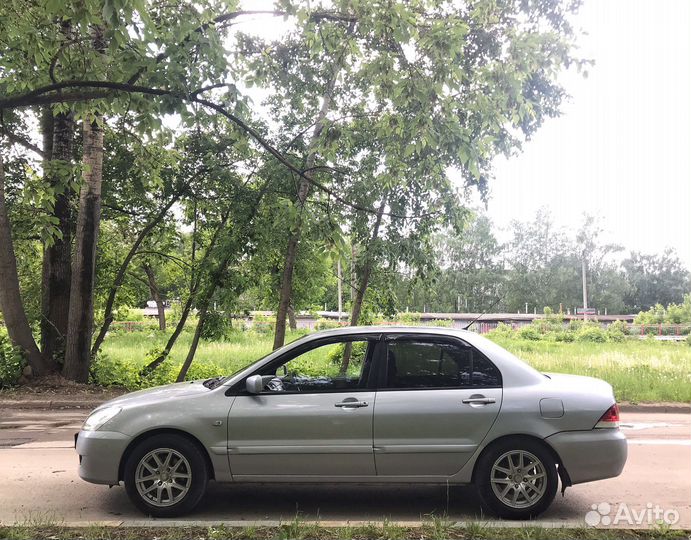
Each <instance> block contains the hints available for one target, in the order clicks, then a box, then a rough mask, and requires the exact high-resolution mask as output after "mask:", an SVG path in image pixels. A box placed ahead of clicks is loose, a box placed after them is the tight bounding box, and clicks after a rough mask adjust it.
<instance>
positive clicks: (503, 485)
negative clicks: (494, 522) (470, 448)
mask: <svg viewBox="0 0 691 540" xmlns="http://www.w3.org/2000/svg"><path fill="white" fill-rule="evenodd" d="M521 457H522V459H523V464H522V466H521ZM509 460H511V465H512V466H511V465H509ZM519 471H520V472H519ZM519 475H520V476H519ZM475 484H476V486H477V489H478V492H479V494H480V498H481V499H482V503H483V505H484V506H485V508H486V509H487V510H489V511H490V512H492V513H494V514H496V515H497V516H499V517H501V518H505V519H533V518H535V517H537V516H539V515H540V514H541V513H542V512H544V511H545V510H546V509H547V507H548V506H549V505H550V504H551V503H552V501H553V500H554V496H555V495H556V493H557V486H558V475H557V466H556V463H555V461H554V458H553V457H552V454H551V453H550V452H549V450H548V449H546V448H545V447H544V446H543V445H542V444H540V443H539V442H536V441H533V440H530V439H522V438H521V439H513V440H512V439H506V440H504V441H500V442H498V443H496V444H494V445H492V446H490V447H489V448H488V449H487V451H485V452H484V453H483V454H482V456H480V459H479V460H478V468H477V473H476V477H475Z"/></svg>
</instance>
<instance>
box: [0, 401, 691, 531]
mask: <svg viewBox="0 0 691 540" xmlns="http://www.w3.org/2000/svg"><path fill="white" fill-rule="evenodd" d="M84 416H85V413H84V412H80V411H55V410H47V411H46V410H16V409H14V410H12V409H5V410H0V480H1V481H0V523H2V524H10V523H45V522H65V523H70V524H85V523H91V522H109V523H113V524H116V523H120V522H126V523H134V522H141V520H143V519H144V516H142V515H141V514H139V513H138V512H137V511H136V510H134V508H133V507H132V506H131V505H130V503H129V501H128V500H127V497H126V495H125V490H124V489H123V488H122V487H114V488H112V489H109V488H108V487H107V486H96V485H92V484H87V483H86V482H83V481H82V480H80V479H79V477H78V475H77V456H76V454H75V452H74V450H73V448H72V444H73V434H74V433H75V431H77V430H78V429H79V427H80V425H81V422H82V421H83V419H84ZM622 422H623V424H624V426H623V429H624V430H625V432H626V435H627V437H628V438H629V459H628V462H627V465H626V468H625V469H624V472H623V474H622V475H621V476H620V477H618V478H614V479H610V480H603V481H599V482H593V483H590V484H583V485H578V486H574V487H572V488H569V489H567V490H566V496H565V497H562V496H561V495H559V494H558V495H557V498H556V499H555V501H554V503H553V505H552V506H551V508H550V509H549V510H548V511H547V512H546V513H545V514H544V515H543V516H542V517H541V519H540V521H541V522H543V523H545V524H550V525H553V524H555V523H556V524H569V525H579V526H582V525H584V523H585V521H584V519H585V516H586V514H587V513H588V512H589V511H592V510H593V506H592V505H599V504H600V503H607V504H609V507H607V506H604V505H601V506H600V507H599V509H600V510H601V512H600V513H599V515H598V514H597V512H596V513H595V514H592V513H591V514H590V518H593V516H594V517H595V518H599V521H600V524H603V523H605V524H606V523H607V522H608V520H607V519H606V518H610V519H614V518H615V517H616V516H617V514H618V515H619V520H618V523H617V524H618V525H619V526H624V527H626V526H632V525H636V523H628V521H631V520H634V521H636V520H637V519H638V518H641V520H642V522H641V523H640V525H642V526H646V525H650V523H648V521H649V519H648V518H649V516H650V517H652V522H653V523H652V524H654V522H655V518H654V511H655V508H656V507H659V508H660V510H661V511H665V510H667V511H668V512H670V511H672V512H677V513H678V516H679V520H678V522H677V523H676V525H675V526H677V527H684V528H691V415H689V414H681V413H624V414H623V415H622ZM624 505H625V506H624ZM296 514H297V515H300V516H301V518H303V519H318V520H319V521H320V522H323V523H327V522H332V521H350V522H360V521H381V520H383V519H391V520H396V521H406V522H417V521H420V520H421V519H424V518H425V517H428V516H431V515H436V516H441V515H446V516H448V518H449V519H451V520H454V521H466V520H471V519H477V518H480V519H483V520H486V519H488V518H486V517H483V516H482V514H481V510H480V506H479V504H478V502H477V497H476V495H475V492H474V490H473V489H472V487H451V488H448V489H447V488H446V487H444V486H442V487H437V486H417V487H408V486H389V487H381V486H376V487H372V486H361V485H353V486H319V485H303V486H276V485H273V486H270V485H256V486H248V485H244V486H242V485H238V486H233V485H221V484H215V483H212V484H211V485H210V489H209V492H208V494H207V496H206V498H205V500H204V501H203V502H202V505H201V509H200V510H199V511H197V512H195V513H194V514H193V515H191V516H189V517H188V518H187V519H188V520H193V521H207V522H219V521H224V522H257V521H262V522H277V521H283V522H285V521H288V520H292V519H294V518H295V516H296ZM668 515H669V516H670V517H673V516H674V514H668ZM151 521H152V520H149V522H151Z"/></svg>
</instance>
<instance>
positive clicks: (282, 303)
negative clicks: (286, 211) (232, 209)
mask: <svg viewBox="0 0 691 540" xmlns="http://www.w3.org/2000/svg"><path fill="white" fill-rule="evenodd" d="M339 71H340V66H339V67H338V69H336V71H335V72H334V74H333V75H332V77H331V79H330V80H329V81H328V83H327V85H326V89H325V91H324V101H323V102H322V106H321V108H320V109H319V114H318V115H317V121H316V122H315V124H314V131H313V132H312V136H311V137H310V141H309V144H308V145H307V157H306V159H305V176H307V178H303V177H300V182H299V184H298V190H297V204H298V222H297V223H296V225H295V229H294V230H293V231H292V232H291V233H290V236H289V237H288V247H287V249H286V257H285V265H284V267H283V275H282V276H281V288H280V295H279V300H278V310H277V311H276V329H275V332H274V346H273V348H274V350H275V349H278V348H279V347H282V346H283V344H284V343H285V339H286V316H287V315H288V307H289V306H290V304H291V300H292V296H293V271H294V269H295V260H296V258H297V252H298V244H299V243H300V236H301V234H302V211H303V209H304V207H305V202H306V201H307V195H308V194H309V188H310V182H309V178H311V172H310V170H311V169H312V168H313V167H314V162H315V159H316V145H317V140H318V139H319V136H320V135H321V132H322V131H323V129H324V119H325V118H326V114H327V113H328V112H329V109H330V108H331V103H332V94H333V91H334V88H335V86H336V78H337V75H338V72H339Z"/></svg>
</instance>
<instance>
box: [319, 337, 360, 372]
mask: <svg viewBox="0 0 691 540" xmlns="http://www.w3.org/2000/svg"><path fill="white" fill-rule="evenodd" d="M344 351H345V344H344V343H340V344H339V345H338V346H336V347H334V348H333V349H331V350H330V351H329V354H328V355H327V359H328V361H329V362H330V363H332V364H338V365H339V366H340V365H341V361H342V360H343V352H344ZM366 352H367V343H366V342H364V341H356V342H354V343H353V345H352V349H351V353H350V362H351V363H354V364H359V363H361V362H362V361H363V360H364V359H365V353H366Z"/></svg>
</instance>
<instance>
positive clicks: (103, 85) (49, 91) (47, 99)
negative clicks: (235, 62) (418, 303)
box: [0, 81, 415, 220]
mask: <svg viewBox="0 0 691 540" xmlns="http://www.w3.org/2000/svg"><path fill="white" fill-rule="evenodd" d="M66 88H98V89H102V90H109V91H118V92H129V93H140V94H146V95H153V96H171V97H175V98H177V99H179V100H180V101H184V102H190V103H198V104H199V105H202V106H204V107H206V108H208V109H211V110H213V111H216V112H217V113H219V114H220V115H222V116H224V117H225V118H227V119H228V120H230V121H231V122H232V123H234V124H235V125H236V126H238V127H239V128H240V129H242V130H243V131H244V132H245V133H247V134H248V135H249V136H250V137H252V138H253V139H254V140H255V141H257V143H259V145H260V146H262V147H263V148H264V149H265V150H266V151H267V152H269V154H271V155H272V156H273V157H275V158H276V159H277V160H278V162H279V163H281V164H282V165H284V166H285V167H286V168H288V169H289V170H290V171H292V172H294V173H295V174H297V175H298V176H300V177H301V178H304V179H305V180H307V181H308V182H309V183H310V184H312V185H313V186H314V187H315V188H317V189H319V190H320V191H323V192H324V193H326V194H327V195H329V196H331V197H333V198H334V200H336V201H338V202H340V203H341V204H343V205H345V206H348V207H350V208H353V209H355V210H359V211H361V212H366V213H368V214H375V215H376V214H378V213H379V212H378V211H377V210H374V209H373V208H367V207H365V206H362V205H359V204H357V203H352V202H349V201H347V200H345V199H344V198H343V197H341V196H340V195H338V194H337V193H336V192H335V191H334V190H333V189H331V188H328V187H326V186H325V185H324V184H322V183H321V182H319V181H317V180H315V179H314V178H313V177H312V176H311V175H307V174H306V173H305V171H303V170H301V169H300V168H298V167H296V166H295V165H293V164H292V163H291V162H290V160H289V159H288V158H287V157H286V156H284V155H283V154H282V153H281V152H280V151H279V150H277V149H276V148H275V147H274V146H273V145H271V143H269V142H268V141H267V140H266V139H265V138H264V137H263V136H262V135H260V134H259V132H258V131H256V130H255V129H254V128H252V127H251V126H249V125H248V124H247V123H245V121H244V120H241V119H240V118H239V117H238V116H236V115H234V114H233V113H231V112H229V111H228V110H227V109H226V108H225V107H223V106H221V105H218V104H217V103H214V102H212V101H209V100H208V99H204V98H201V97H198V96H192V95H185V94H182V93H180V92H175V91H173V90H166V89H165V88H149V87H147V86H141V85H136V84H129V83H118V82H110V81H64V82H60V83H56V84H50V85H46V86H42V87H40V88H36V89H35V90H32V91H31V92H27V93H26V94H21V95H18V96H9V97H7V98H5V99H0V110H3V109H13V108H17V107H26V106H30V105H36V104H38V103H60V102H64V101H65V100H66V98H70V99H69V100H74V101H86V100H89V99H93V97H94V92H93V91H92V92H82V93H73V94H63V93H53V92H57V91H58V90H63V89H66ZM96 94H98V95H97V97H105V96H107V95H108V93H105V94H104V93H102V92H101V93H96ZM384 215H387V216H391V217H395V218H398V219H405V220H407V219H415V217H414V216H405V215H400V214H394V213H391V212H384Z"/></svg>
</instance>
